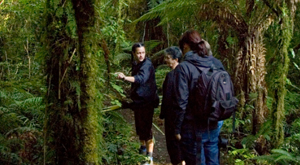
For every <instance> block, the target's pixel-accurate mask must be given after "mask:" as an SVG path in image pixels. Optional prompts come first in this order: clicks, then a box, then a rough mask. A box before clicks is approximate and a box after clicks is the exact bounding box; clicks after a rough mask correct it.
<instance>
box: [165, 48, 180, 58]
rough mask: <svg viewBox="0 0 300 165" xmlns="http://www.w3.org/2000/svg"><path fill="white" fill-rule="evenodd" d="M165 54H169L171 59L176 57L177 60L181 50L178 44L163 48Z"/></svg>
mask: <svg viewBox="0 0 300 165" xmlns="http://www.w3.org/2000/svg"><path fill="white" fill-rule="evenodd" d="M165 53H166V55H170V56H171V57H172V59H176V58H177V59H178V61H180V60H181V57H182V52H181V50H180V48H179V47H178V46H171V47H169V48H167V49H166V50H165Z"/></svg>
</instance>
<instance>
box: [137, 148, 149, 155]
mask: <svg viewBox="0 0 300 165" xmlns="http://www.w3.org/2000/svg"><path fill="white" fill-rule="evenodd" d="M146 153H147V150H146V148H145V149H142V148H140V149H139V154H141V155H146Z"/></svg>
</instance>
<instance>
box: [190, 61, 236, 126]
mask: <svg viewBox="0 0 300 165" xmlns="http://www.w3.org/2000/svg"><path fill="white" fill-rule="evenodd" d="M197 69H198V70H199V72H200V76H199V78H198V80H197V84H196V88H195V90H194V98H195V99H194V101H195V102H194V107H193V111H194V116H195V117H196V118H197V119H199V121H202V122H204V121H207V122H208V123H209V122H217V121H220V120H225V119H228V118H230V116H232V115H233V114H234V112H235V110H236V107H237V104H238V99H237V98H236V97H234V88H233V84H232V81H231V79H230V75H229V74H228V72H226V71H224V70H222V69H221V68H216V67H215V66H214V65H213V64H212V66H211V67H210V68H205V67H197Z"/></svg>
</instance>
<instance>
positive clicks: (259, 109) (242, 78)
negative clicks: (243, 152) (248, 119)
mask: <svg viewBox="0 0 300 165" xmlns="http://www.w3.org/2000/svg"><path fill="white" fill-rule="evenodd" d="M245 36H247V37H245V38H241V40H240V43H243V44H242V45H241V48H240V51H239V52H238V54H237V67H236V68H237V70H236V72H235V80H234V81H235V84H236V86H237V89H238V93H239V94H240V105H241V112H242V113H241V115H242V116H246V115H244V114H245V113H248V115H249V114H252V134H253V135H255V134H256V133H257V131H258V130H259V128H260V126H261V125H262V124H263V123H264V122H265V120H266V115H267V113H268V112H267V111H268V109H267V106H266V96H267V90H266V83H265V75H266V69H265V48H264V46H263V43H262V34H261V32H260V31H256V32H254V33H253V34H246V35H245ZM249 111H252V113H250V112H249Z"/></svg>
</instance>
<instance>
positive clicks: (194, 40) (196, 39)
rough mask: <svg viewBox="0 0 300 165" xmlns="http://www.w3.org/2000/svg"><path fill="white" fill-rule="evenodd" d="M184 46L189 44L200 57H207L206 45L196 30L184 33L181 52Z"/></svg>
mask: <svg viewBox="0 0 300 165" xmlns="http://www.w3.org/2000/svg"><path fill="white" fill-rule="evenodd" d="M184 44H188V45H189V46H190V48H191V50H193V51H195V52H196V53H197V54H198V55H199V56H205V55H207V48H206V46H205V43H204V42H203V40H202V38H201V36H200V34H199V33H198V32H197V31H196V30H188V31H186V32H185V33H183V35H182V36H181V38H180V40H179V46H180V49H181V50H183V46H184Z"/></svg>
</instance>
